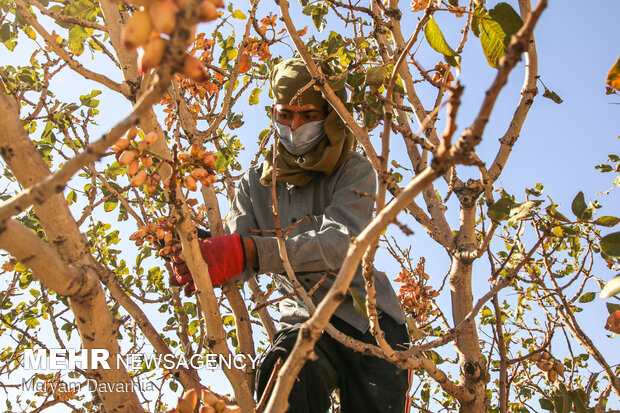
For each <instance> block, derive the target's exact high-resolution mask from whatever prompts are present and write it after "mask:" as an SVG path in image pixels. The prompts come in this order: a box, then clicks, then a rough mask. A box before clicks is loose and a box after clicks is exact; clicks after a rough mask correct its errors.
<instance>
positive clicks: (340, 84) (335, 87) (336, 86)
mask: <svg viewBox="0 0 620 413" xmlns="http://www.w3.org/2000/svg"><path fill="white" fill-rule="evenodd" d="M346 84H347V76H344V77H342V78H341V79H338V80H336V81H335V82H331V83H329V86H330V87H331V88H332V89H333V90H334V91H338V90H340V89H342V88H344V87H345V85H346Z"/></svg>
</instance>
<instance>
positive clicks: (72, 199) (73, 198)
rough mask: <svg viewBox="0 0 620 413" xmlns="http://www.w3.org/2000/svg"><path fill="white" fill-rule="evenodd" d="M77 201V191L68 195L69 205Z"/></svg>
mask: <svg viewBox="0 0 620 413" xmlns="http://www.w3.org/2000/svg"><path fill="white" fill-rule="evenodd" d="M75 201H77V195H76V193H75V191H71V192H69V193H68V194H67V205H71V204H73V203H74V202H75Z"/></svg>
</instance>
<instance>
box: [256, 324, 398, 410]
mask: <svg viewBox="0 0 620 413" xmlns="http://www.w3.org/2000/svg"><path fill="white" fill-rule="evenodd" d="M331 323H332V324H333V325H334V327H336V328H337V329H338V330H340V331H341V332H343V333H345V334H346V335H348V336H351V337H353V338H356V339H358V340H360V341H363V342H365V343H373V344H374V343H375V338H374V337H373V335H372V333H371V332H370V330H368V331H366V333H362V332H360V331H359V330H357V329H356V328H354V327H352V326H351V325H349V324H348V323H346V322H344V321H342V320H341V319H339V318H338V317H336V316H333V317H332V319H331ZM379 324H380V326H381V328H382V330H383V332H384V333H385V339H386V341H387V342H388V343H389V344H390V345H391V346H392V348H394V349H396V350H403V349H405V348H406V345H407V343H408V342H409V337H408V334H407V328H406V327H405V325H398V324H397V323H396V322H395V321H394V320H393V319H392V318H391V317H389V316H387V315H383V316H382V317H381V319H380V320H379ZM299 327H300V324H296V325H294V326H291V327H288V328H285V329H283V330H280V331H278V333H276V336H275V338H274V341H273V347H272V348H271V350H270V351H269V352H268V353H267V355H266V357H265V359H264V360H263V362H262V364H261V366H260V369H259V371H258V375H257V380H256V387H257V389H256V392H257V399H259V400H260V397H261V396H262V394H263V392H264V390H265V387H266V386H267V383H268V381H269V377H270V375H271V371H272V370H273V367H274V366H275V363H276V362H277V360H278V359H279V358H282V359H284V360H285V359H286V358H287V357H288V355H289V354H290V352H291V351H292V349H293V347H294V345H295V341H296V340H297V334H298V332H299ZM315 353H316V355H317V359H316V360H308V361H307V362H306V364H305V365H304V367H303V368H302V369H301V371H300V373H299V375H298V379H297V381H296V382H295V384H294V385H293V389H292V391H291V393H290V396H289V404H290V406H289V408H288V412H291V413H323V412H327V411H328V409H329V407H330V406H331V401H330V398H329V396H330V394H331V393H332V391H333V389H334V388H336V387H337V388H339V389H340V411H341V412H342V413H364V412H368V413H371V412H372V413H374V412H381V413H402V412H404V411H405V403H406V399H407V394H408V392H409V386H410V376H409V375H410V371H408V370H400V369H398V368H397V367H396V366H394V365H393V364H391V363H390V362H388V361H386V360H384V359H380V358H378V357H374V356H366V355H363V354H362V353H359V352H357V351H353V350H352V349H350V348H348V347H346V346H344V345H343V344H340V343H339V342H338V341H336V340H334V339H333V338H331V337H330V336H329V335H328V334H327V333H323V335H322V336H321V338H320V339H319V340H318V341H317V344H316V346H315Z"/></svg>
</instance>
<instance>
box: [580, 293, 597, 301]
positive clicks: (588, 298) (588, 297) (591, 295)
mask: <svg viewBox="0 0 620 413" xmlns="http://www.w3.org/2000/svg"><path fill="white" fill-rule="evenodd" d="M594 298H596V294H595V293H593V292H589V293H585V294H584V295H582V296H581V297H579V302H580V303H584V304H585V303H589V302H590V301H592V300H594Z"/></svg>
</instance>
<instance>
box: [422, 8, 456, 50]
mask: <svg viewBox="0 0 620 413" xmlns="http://www.w3.org/2000/svg"><path fill="white" fill-rule="evenodd" d="M424 35H425V36H426V40H427V41H428V44H429V45H430V46H431V47H432V48H433V49H434V50H435V51H437V52H439V53H441V54H444V55H446V56H455V55H456V52H455V51H454V50H453V49H452V48H451V47H450V45H448V42H446V39H445V37H443V33H442V32H441V29H440V28H439V26H438V25H437V23H436V22H435V19H433V18H432V17H430V18H429V19H428V22H427V23H426V26H424Z"/></svg>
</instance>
